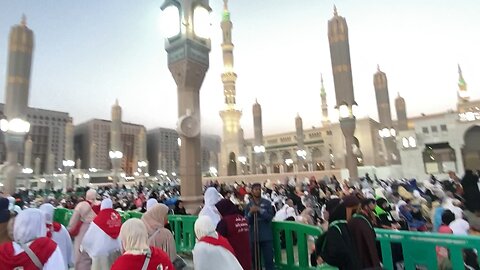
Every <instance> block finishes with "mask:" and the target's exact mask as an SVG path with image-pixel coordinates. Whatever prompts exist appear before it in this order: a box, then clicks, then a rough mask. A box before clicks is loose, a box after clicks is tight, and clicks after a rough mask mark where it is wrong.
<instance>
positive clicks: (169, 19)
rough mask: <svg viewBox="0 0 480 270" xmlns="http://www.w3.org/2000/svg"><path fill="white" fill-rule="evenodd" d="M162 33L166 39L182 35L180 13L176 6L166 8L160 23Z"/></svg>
mask: <svg viewBox="0 0 480 270" xmlns="http://www.w3.org/2000/svg"><path fill="white" fill-rule="evenodd" d="M160 24H161V27H162V32H163V34H164V35H165V37H166V38H172V37H174V36H176V35H178V34H180V11H179V10H178V7H177V6H175V5H171V6H168V7H166V8H165V9H164V10H163V12H162V17H161V21H160Z"/></svg>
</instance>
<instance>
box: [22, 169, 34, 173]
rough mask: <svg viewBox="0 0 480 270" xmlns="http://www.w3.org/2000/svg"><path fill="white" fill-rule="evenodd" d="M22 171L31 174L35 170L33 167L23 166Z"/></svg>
mask: <svg viewBox="0 0 480 270" xmlns="http://www.w3.org/2000/svg"><path fill="white" fill-rule="evenodd" d="M22 173H26V174H31V173H33V170H32V169H31V168H23V169H22Z"/></svg>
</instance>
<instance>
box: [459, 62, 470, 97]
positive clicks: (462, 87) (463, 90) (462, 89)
mask: <svg viewBox="0 0 480 270" xmlns="http://www.w3.org/2000/svg"><path fill="white" fill-rule="evenodd" d="M457 96H458V103H459V104H460V103H465V102H468V100H470V94H469V93H468V89H467V83H466V82H465V79H463V74H462V68H460V65H458V93H457Z"/></svg>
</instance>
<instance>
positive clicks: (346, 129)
mask: <svg viewBox="0 0 480 270" xmlns="http://www.w3.org/2000/svg"><path fill="white" fill-rule="evenodd" d="M355 126H356V123H355V118H341V119H340V128H341V129H342V132H343V135H344V136H345V148H346V152H347V153H346V156H345V161H346V162H345V163H346V167H347V169H348V173H349V175H350V181H351V182H355V181H358V168H357V160H356V157H355V155H354V154H353V147H352V146H353V143H354V140H353V134H354V132H355Z"/></svg>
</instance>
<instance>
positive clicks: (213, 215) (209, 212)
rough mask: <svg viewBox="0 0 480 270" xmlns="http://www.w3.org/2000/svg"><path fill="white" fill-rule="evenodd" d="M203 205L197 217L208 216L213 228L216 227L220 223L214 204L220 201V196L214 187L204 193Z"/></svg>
mask: <svg viewBox="0 0 480 270" xmlns="http://www.w3.org/2000/svg"><path fill="white" fill-rule="evenodd" d="M204 198H205V205H204V206H203V208H202V210H201V211H200V213H199V214H198V215H199V216H208V217H209V218H210V220H211V221H212V222H213V226H217V224H218V222H219V221H220V219H221V217H220V213H219V212H218V210H217V208H216V207H215V204H216V203H217V202H219V201H220V200H221V199H222V195H220V193H218V191H217V190H216V189H215V188H214V187H209V188H207V190H206V191H205V196H204Z"/></svg>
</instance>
